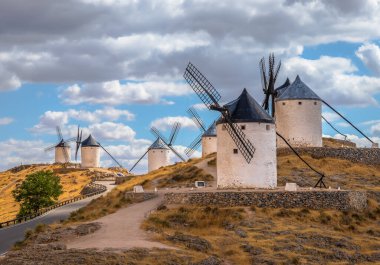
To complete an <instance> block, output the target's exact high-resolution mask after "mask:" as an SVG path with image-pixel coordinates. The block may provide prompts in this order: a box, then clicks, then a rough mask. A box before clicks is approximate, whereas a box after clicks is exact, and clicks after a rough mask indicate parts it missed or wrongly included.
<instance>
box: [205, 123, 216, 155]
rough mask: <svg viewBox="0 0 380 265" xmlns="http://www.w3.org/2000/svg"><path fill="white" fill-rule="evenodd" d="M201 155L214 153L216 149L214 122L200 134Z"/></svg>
mask: <svg viewBox="0 0 380 265" xmlns="http://www.w3.org/2000/svg"><path fill="white" fill-rule="evenodd" d="M201 141H202V157H205V156H207V155H209V154H212V153H215V152H216V149H217V137H216V123H215V122H213V123H212V125H211V126H210V128H208V129H207V131H205V133H204V134H203V135H202V140H201Z"/></svg>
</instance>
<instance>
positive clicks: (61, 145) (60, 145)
mask: <svg viewBox="0 0 380 265" xmlns="http://www.w3.org/2000/svg"><path fill="white" fill-rule="evenodd" d="M55 147H70V145H69V144H68V143H66V142H65V141H63V139H62V140H61V141H60V142H59V143H58V144H57V145H56V146H55Z"/></svg>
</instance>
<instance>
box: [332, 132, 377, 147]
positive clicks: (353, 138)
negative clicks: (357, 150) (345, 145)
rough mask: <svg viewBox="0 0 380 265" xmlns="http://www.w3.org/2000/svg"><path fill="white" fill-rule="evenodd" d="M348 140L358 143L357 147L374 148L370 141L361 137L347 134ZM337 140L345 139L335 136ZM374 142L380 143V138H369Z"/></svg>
mask: <svg viewBox="0 0 380 265" xmlns="http://www.w3.org/2000/svg"><path fill="white" fill-rule="evenodd" d="M346 136H347V140H349V141H351V142H354V143H356V146H357V147H372V143H371V142H370V141H368V139H366V138H364V137H359V136H357V135H354V134H346ZM334 138H336V139H342V140H343V139H344V137H343V136H342V135H340V134H336V135H335V136H334ZM369 138H370V139H371V140H372V141H373V142H375V143H380V137H369Z"/></svg>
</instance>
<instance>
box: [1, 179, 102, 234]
mask: <svg viewBox="0 0 380 265" xmlns="http://www.w3.org/2000/svg"><path fill="white" fill-rule="evenodd" d="M88 186H90V187H91V188H93V189H96V191H93V192H90V193H87V194H83V195H79V196H77V197H74V198H71V199H68V200H65V201H61V202H59V203H57V204H54V205H52V206H49V207H46V208H42V209H40V210H39V211H37V212H36V213H34V214H31V215H27V216H22V217H18V218H15V219H12V220H9V221H5V222H2V223H0V229H1V228H3V227H7V226H11V225H15V224H19V223H22V222H26V221H28V220H31V219H33V218H36V217H38V216H40V215H43V214H45V213H47V212H49V211H51V210H53V209H56V208H58V207H61V206H64V205H67V204H69V203H73V202H76V201H80V200H83V199H85V198H88V197H92V196H94V195H98V194H100V193H103V192H105V191H106V190H107V187H106V186H104V185H101V184H96V183H90V184H89V185H88Z"/></svg>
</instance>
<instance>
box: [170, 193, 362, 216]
mask: <svg viewBox="0 0 380 265" xmlns="http://www.w3.org/2000/svg"><path fill="white" fill-rule="evenodd" d="M164 202H165V203H166V204H193V205H201V206H208V205H217V206H224V207H229V206H251V205H255V206H258V207H269V208H309V209H337V210H342V211H345V210H363V209H365V208H367V194H366V192H361V191H315V190H313V191H296V192H288V191H216V192H208V191H205V192H187V193H174V192H173V193H166V194H165V195H164Z"/></svg>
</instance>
